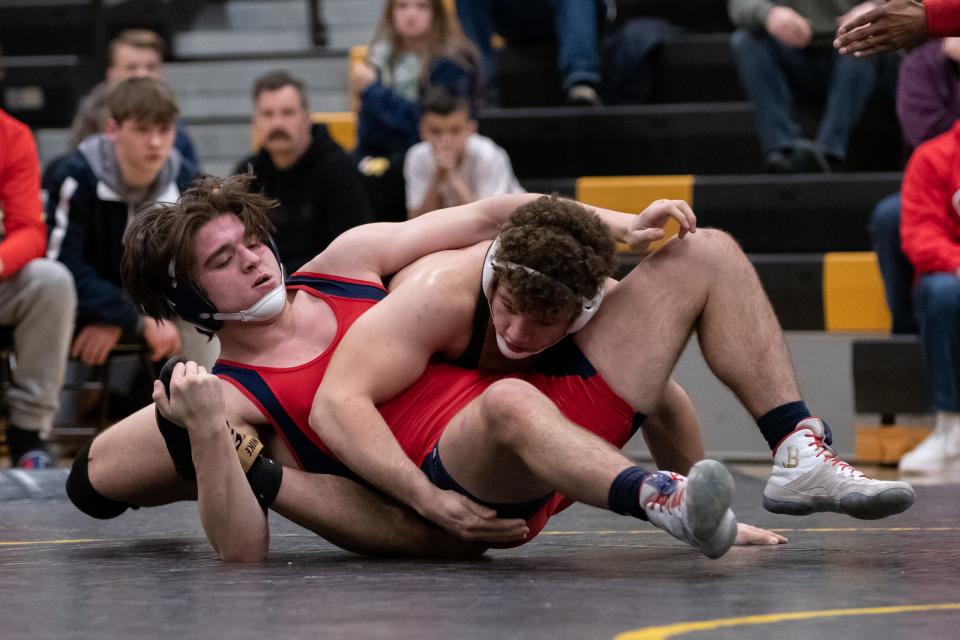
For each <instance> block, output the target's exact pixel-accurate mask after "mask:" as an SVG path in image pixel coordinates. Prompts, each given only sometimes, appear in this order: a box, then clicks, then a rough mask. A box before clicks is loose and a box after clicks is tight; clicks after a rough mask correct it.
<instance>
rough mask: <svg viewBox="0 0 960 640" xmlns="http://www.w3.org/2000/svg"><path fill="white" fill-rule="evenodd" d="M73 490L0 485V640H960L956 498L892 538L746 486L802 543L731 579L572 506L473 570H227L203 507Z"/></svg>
mask: <svg viewBox="0 0 960 640" xmlns="http://www.w3.org/2000/svg"><path fill="white" fill-rule="evenodd" d="M24 475H27V476H29V478H28V479H24V478H22V476H24ZM64 475H65V472H63V471H62V470H58V471H51V472H31V473H29V474H24V473H16V472H10V471H5V472H0V496H2V497H4V498H5V499H3V500H2V501H0V523H2V524H0V603H2V605H0V612H2V616H0V637H2V638H5V639H6V638H9V639H14V638H27V639H46V638H50V639H61V638H73V639H77V640H87V639H91V640H93V639H98V640H99V639H103V638H137V639H141V638H157V639H163V640H169V639H171V638H176V639H178V640H179V639H181V638H183V639H186V638H198V639H199V638H204V639H207V638H230V639H231V640H242V639H250V640H263V639H264V638H282V639H287V638H296V639H299V638H304V639H306V638H309V639H311V640H315V639H328V638H329V639H347V638H349V639H351V640H355V639H358V638H360V639H365V638H384V639H387V638H389V639H391V640H406V639H411V640H412V639H414V638H416V639H420V638H444V639H447V638H449V639H459V638H470V639H484V640H486V639H489V640H494V639H496V640H501V639H504V638H523V639H528V638H529V639H544V640H548V639H549V640H555V639H567V638H569V639H592V638H596V639H598V640H612V639H613V638H617V639H618V640H655V639H661V638H697V639H700V638H711V639H714V638H719V639H732V638H738V639H761V638H763V639H766V638H777V639H781V638H787V639H795V638H796V639H800V638H811V639H817V640H820V639H822V638H833V637H835V638H845V639H850V638H864V639H869V640H878V639H884V640H885V639H889V638H952V637H957V631H956V630H957V628H958V626H960V525H958V522H957V518H958V511H960V510H958V508H957V507H958V503H960V499H958V498H957V490H956V487H950V486H938V487H918V489H917V494H918V495H917V503H916V504H915V505H914V507H913V508H912V509H911V510H909V511H907V512H906V513H905V514H901V515H899V516H896V517H893V518H889V519H887V520H883V521H879V522H864V521H857V520H852V519H850V518H846V517H844V516H839V515H835V514H820V515H816V516H810V517H806V518H791V517H788V516H775V515H772V514H768V513H766V512H764V511H763V510H762V507H761V506H760V495H761V491H762V487H763V485H762V483H761V482H760V481H758V480H755V479H752V478H748V477H747V476H744V475H743V474H739V473H738V474H736V477H737V489H738V493H737V496H738V497H737V505H736V511H737V514H738V516H739V517H740V519H741V520H742V521H745V522H752V523H755V524H758V525H762V526H766V527H771V528H778V529H780V530H782V531H783V532H784V533H785V535H787V536H788V537H789V538H790V542H789V544H787V545H783V546H780V547H755V548H735V549H733V550H732V551H731V552H730V553H728V554H727V555H726V556H725V557H723V558H721V559H720V560H707V559H705V558H703V557H700V556H698V555H697V554H696V553H695V552H694V551H692V550H690V549H688V548H686V547H684V546H683V545H681V544H680V543H678V542H676V541H674V540H673V539H672V538H670V537H669V536H668V535H667V534H665V533H662V532H660V531H658V530H656V529H654V528H652V527H651V526H649V525H647V524H646V523H643V522H639V521H636V520H632V519H630V518H625V517H620V516H615V515H612V514H609V513H606V512H602V511H599V510H596V509H591V508H588V507H582V506H576V507H574V508H571V509H569V510H568V511H566V512H565V513H563V514H561V515H560V516H558V517H557V518H555V519H554V520H553V521H552V522H551V523H550V525H549V527H548V529H547V530H546V531H545V532H544V533H543V534H541V535H540V536H539V537H538V538H537V539H536V540H534V541H533V542H532V543H530V544H528V545H526V546H524V547H521V548H519V549H513V550H503V551H493V552H490V553H489V556H488V557H487V558H486V559H484V560H481V561H477V562H464V563H449V562H447V563H443V562H423V561H406V560H404V561H398V560H374V559H367V558H362V557H358V556H354V555H351V554H349V553H346V552H343V551H340V550H339V549H337V548H335V547H333V546H331V545H329V544H327V543H326V542H324V541H323V540H321V539H319V538H317V537H316V536H315V535H313V534H312V533H310V532H307V531H305V530H303V529H300V528H299V527H297V526H296V525H293V524H290V523H289V522H286V521H284V520H282V519H281V518H279V517H274V518H272V520H271V525H272V538H273V539H272V547H271V554H270V558H269V560H268V561H267V562H265V563H263V564H259V565H226V564H223V563H221V562H219V561H218V560H217V559H216V558H215V557H214V554H213V552H212V551H211V550H210V548H209V547H208V545H207V543H206V542H205V540H204V538H203V532H202V530H201V528H200V524H199V522H198V519H197V517H196V512H195V507H194V505H193V504H179V505H173V506H169V507H162V508H154V509H141V510H140V511H137V512H128V513H127V514H124V515H123V516H121V517H120V518H117V519H115V520H110V521H105V522H100V521H96V520H93V519H90V518H87V517H86V516H84V515H83V514H81V513H79V512H77V511H75V510H74V509H73V507H72V505H70V504H69V503H68V502H67V501H66V500H65V499H64V498H63V497H62V495H63V494H62V483H63V478H64ZM58 484H59V488H57V485H58ZM18 492H19V493H18Z"/></svg>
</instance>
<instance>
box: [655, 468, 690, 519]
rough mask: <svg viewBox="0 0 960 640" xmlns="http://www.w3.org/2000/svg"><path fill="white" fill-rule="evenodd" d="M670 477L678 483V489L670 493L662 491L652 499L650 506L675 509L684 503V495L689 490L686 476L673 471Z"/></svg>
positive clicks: (669, 509)
mask: <svg viewBox="0 0 960 640" xmlns="http://www.w3.org/2000/svg"><path fill="white" fill-rule="evenodd" d="M670 477H671V478H672V479H673V480H674V481H675V482H676V483H677V485H676V486H677V488H676V490H674V491H672V492H670V493H660V494H658V495H657V497H656V498H654V499H653V500H651V501H650V503H649V505H648V506H650V507H656V508H657V509H659V510H660V511H673V510H674V509H676V508H677V507H679V506H680V505H681V504H683V496H684V494H685V493H686V490H687V483H686V482H685V480H686V478H684V477H683V476H681V475H678V474H676V473H671V474H670Z"/></svg>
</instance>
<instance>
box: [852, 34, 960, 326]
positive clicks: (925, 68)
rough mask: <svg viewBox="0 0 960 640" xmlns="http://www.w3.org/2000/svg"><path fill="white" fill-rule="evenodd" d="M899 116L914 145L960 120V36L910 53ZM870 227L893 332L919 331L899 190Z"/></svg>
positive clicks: (903, 75)
mask: <svg viewBox="0 0 960 640" xmlns="http://www.w3.org/2000/svg"><path fill="white" fill-rule="evenodd" d="M897 118H898V119H899V120H900V128H901V130H902V131H903V138H904V142H905V143H906V144H907V146H908V148H910V149H913V148H915V147H917V146H919V145H920V143H922V142H925V141H927V140H929V139H930V138H933V137H935V136H938V135H940V134H941V133H944V132H945V131H947V130H948V129H949V128H950V127H951V126H952V125H953V123H954V122H955V121H956V120H957V119H958V118H960V38H944V39H942V40H940V39H938V40H931V41H930V42H927V43H926V44H923V45H921V46H919V47H917V48H916V49H914V50H913V51H911V52H910V53H909V54H908V55H907V56H906V57H904V59H903V62H902V63H901V65H900V79H899V82H898V83H897ZM869 230H870V240H871V243H872V245H873V250H874V251H875V252H876V254H877V261H878V262H879V264H880V273H881V275H882V276H883V286H884V289H885V291H886V294H887V306H888V307H889V308H890V315H891V316H892V317H893V327H892V329H893V333H917V332H918V331H919V328H918V326H917V321H916V319H915V317H914V312H913V277H914V274H913V266H912V265H911V264H910V261H909V260H907V258H906V256H905V255H904V254H903V250H902V249H901V247H900V194H899V193H894V194H892V195H889V196H887V197H886V198H884V199H883V200H881V201H880V202H879V203H878V204H877V206H876V207H875V208H874V210H873V213H872V214H871V215H870V227H869Z"/></svg>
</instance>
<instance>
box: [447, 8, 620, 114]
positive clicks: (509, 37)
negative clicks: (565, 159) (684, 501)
mask: <svg viewBox="0 0 960 640" xmlns="http://www.w3.org/2000/svg"><path fill="white" fill-rule="evenodd" d="M604 11H605V5H604V0H524V2H517V1H516V0H457V14H458V15H459V17H460V21H461V22H462V23H463V29H464V32H466V34H467V36H468V37H469V38H470V39H471V40H472V41H473V42H474V44H476V45H477V47H478V48H479V49H480V51H481V52H482V54H483V63H484V72H485V75H486V77H487V78H489V79H493V78H495V77H496V56H495V52H494V50H493V46H492V45H491V42H490V39H491V37H492V36H493V34H494V32H496V33H497V34H499V35H500V36H502V37H503V38H504V39H505V40H506V41H507V44H508V45H509V44H531V43H541V42H553V41H556V43H557V69H558V71H559V72H560V75H561V76H562V82H563V92H564V95H565V96H566V99H567V102H569V103H570V104H579V105H596V104H600V96H599V94H598V93H597V92H598V90H599V88H600V80H601V75H600V54H599V40H598V29H599V22H600V19H601V16H602V15H603V14H604Z"/></svg>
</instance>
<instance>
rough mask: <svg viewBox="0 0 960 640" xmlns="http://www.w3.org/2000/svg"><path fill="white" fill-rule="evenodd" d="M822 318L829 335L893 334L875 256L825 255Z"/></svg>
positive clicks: (854, 253)
mask: <svg viewBox="0 0 960 640" xmlns="http://www.w3.org/2000/svg"><path fill="white" fill-rule="evenodd" d="M823 314H824V324H825V328H826V330H827V331H889V330H890V323H891V319H890V311H889V310H888V308H887V299H886V295H885V294H884V291H883V279H882V278H881V277H880V267H879V266H878V265H877V256H876V254H875V253H873V252H872V251H852V252H834V253H827V254H826V255H824V257H823Z"/></svg>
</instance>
